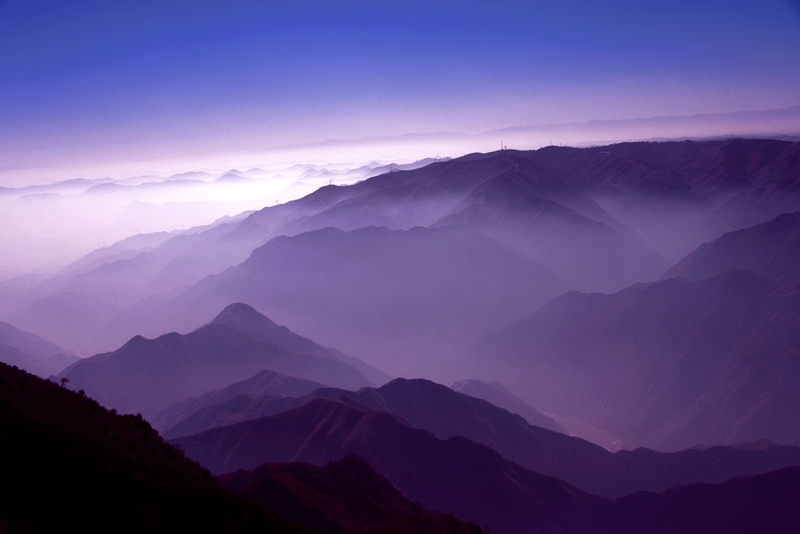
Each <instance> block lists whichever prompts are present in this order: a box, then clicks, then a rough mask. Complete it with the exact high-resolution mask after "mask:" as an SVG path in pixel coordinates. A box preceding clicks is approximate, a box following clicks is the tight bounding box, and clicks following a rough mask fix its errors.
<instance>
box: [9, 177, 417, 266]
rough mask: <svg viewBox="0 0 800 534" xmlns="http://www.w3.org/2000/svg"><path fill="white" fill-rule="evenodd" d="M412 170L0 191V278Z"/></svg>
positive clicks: (107, 181)
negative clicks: (331, 188) (143, 236)
mask: <svg viewBox="0 0 800 534" xmlns="http://www.w3.org/2000/svg"><path fill="white" fill-rule="evenodd" d="M424 163H426V162H425V161H422V162H419V163H418V164H417V165H423V164H424ZM417 165H415V164H413V163H412V164H402V165H398V164H393V163H387V162H377V161H360V162H359V161H355V162H349V163H330V164H310V163H309V164H295V165H290V166H286V167H280V166H275V165H272V166H270V167H267V168H262V167H253V168H248V169H245V170H238V169H229V170H225V171H208V172H206V171H190V172H183V173H179V174H173V175H168V176H157V175H146V176H132V177H129V178H122V179H111V178H102V179H95V180H85V179H70V180H63V181H56V182H53V183H50V184H45V185H35V186H27V187H17V188H0V228H3V234H2V236H0V280H3V279H9V278H13V277H15V276H20V275H23V274H28V273H31V272H37V271H41V272H48V271H53V270H55V269H57V268H59V267H62V266H64V265H66V264H67V263H69V262H71V261H74V260H75V259H77V258H79V257H81V256H83V255H85V254H87V253H88V252H91V251H92V250H95V249H97V248H102V247H105V246H109V245H111V244H113V243H115V242H117V241H119V240H121V239H125V238H127V237H130V236H134V235H136V234H146V233H152V232H176V233H177V232H182V231H189V229H190V228H193V227H198V226H203V225H208V224H212V223H213V222H214V221H216V220H218V219H220V218H223V217H235V216H240V215H242V214H243V213H245V212H248V211H250V210H258V209H261V208H263V207H265V206H270V205H274V204H279V203H284V202H288V201H290V200H295V199H298V198H301V197H303V196H305V195H307V194H308V193H311V192H312V191H314V190H316V189H317V188H319V187H320V186H323V185H328V184H337V185H344V184H351V183H355V182H358V181H360V180H364V179H366V178H369V177H371V176H375V175H377V174H381V173H383V172H386V171H388V170H392V169H400V168H402V169H406V168H414V167H415V166H417ZM265 167H266V166H265ZM193 231H196V230H193Z"/></svg>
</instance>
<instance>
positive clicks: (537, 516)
mask: <svg viewBox="0 0 800 534" xmlns="http://www.w3.org/2000/svg"><path fill="white" fill-rule="evenodd" d="M172 443H175V444H177V445H179V446H180V447H181V449H182V450H183V451H185V453H186V454H187V455H188V456H189V457H190V458H193V459H195V460H197V461H199V462H200V463H201V464H202V465H204V466H206V467H207V468H209V469H210V470H211V472H212V473H222V472H226V471H232V470H236V469H253V468H255V467H256V466H258V465H260V464H262V463H265V462H288V461H303V462H309V463H312V464H314V465H318V466H322V465H325V464H327V463H328V462H330V461H331V460H336V459H341V458H344V457H346V456H348V455H350V454H357V455H359V456H362V457H363V458H365V459H366V460H367V461H369V463H370V464H372V466H373V467H374V468H375V470H376V471H377V472H378V473H380V474H382V475H383V476H385V477H386V478H387V479H388V480H389V482H391V483H392V485H394V486H395V487H396V488H398V489H399V490H400V491H402V492H403V493H404V494H405V495H407V496H408V497H409V498H410V499H412V500H415V501H418V502H420V503H421V504H422V505H423V506H425V507H426V508H428V509H433V510H441V511H443V512H448V513H452V514H453V515H455V516H456V517H458V518H459V519H461V520H469V519H472V520H474V521H475V522H476V523H477V524H479V525H488V526H489V527H490V528H491V530H492V532H496V533H510V532H517V533H526V532H565V531H566V532H576V531H577V530H578V528H577V527H578V526H585V525H586V524H587V522H592V520H593V519H595V518H597V517H598V516H599V515H600V514H602V513H603V512H605V511H606V509H607V508H608V509H610V503H607V502H606V501H603V500H602V499H600V498H598V497H594V496H592V495H589V494H587V493H583V492H582V491H580V490H578V489H576V488H573V487H571V486H569V485H568V484H566V483H564V482H561V481H559V480H556V479H553V478H550V477H545V476H542V475H538V474H536V473H533V472H531V471H528V470H527V469H524V468H522V467H519V466H518V465H516V464H514V463H512V462H509V461H508V460H505V459H503V458H502V457H501V456H500V455H499V454H497V453H496V452H494V451H493V450H491V449H489V448H488V447H485V446H483V445H478V444H476V443H474V442H472V441H469V440H467V439H464V438H452V439H449V440H445V441H442V440H439V439H437V438H435V437H434V436H433V435H432V434H430V433H428V432H426V431H424V430H419V429H415V428H412V427H410V426H409V425H408V424H407V423H405V422H404V421H403V420H402V419H400V418H398V417H396V416H393V415H390V414H388V413H385V412H378V411H374V410H361V409H358V408H355V407H353V406H351V405H348V404H345V403H343V402H340V401H332V400H327V399H316V400H314V401H312V402H309V403H308V404H305V405H303V406H301V407H299V408H295V409H294V410H290V411H288V412H284V413H282V414H279V415H274V416H271V417H264V418H261V419H256V420H253V421H247V422H244V423H239V424H236V425H232V426H227V427H221V428H215V429H212V430H209V431H207V432H204V433H202V434H199V435H197V436H191V437H187V438H180V439H177V440H173V441H172ZM606 503H607V504H606ZM600 532H602V530H601V531H600Z"/></svg>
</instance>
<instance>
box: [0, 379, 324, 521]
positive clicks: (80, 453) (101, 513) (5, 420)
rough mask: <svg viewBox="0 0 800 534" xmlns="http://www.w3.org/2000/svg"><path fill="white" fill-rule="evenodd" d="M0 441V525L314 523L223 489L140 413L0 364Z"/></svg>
mask: <svg viewBox="0 0 800 534" xmlns="http://www.w3.org/2000/svg"><path fill="white" fill-rule="evenodd" d="M0 442H2V450H3V454H2V455H0V469H1V470H2V472H3V484H4V488H5V490H6V491H4V496H3V499H0V528H2V530H3V531H7V532H55V531H59V530H64V529H65V528H67V529H69V530H75V531H80V532H131V533H133V532H254V533H255V532H285V533H287V534H288V533H295V534H301V533H306V532H308V533H310V532H311V531H309V530H308V529H306V528H304V527H302V526H301V525H299V524H297V523H294V522H292V521H289V520H286V519H284V518H282V517H280V516H279V515H277V514H276V513H275V512H272V511H270V510H267V509H265V508H263V507H261V506H259V505H257V504H255V503H253V502H252V501H249V500H247V499H244V498H242V497H239V496H238V495H235V494H233V493H232V492H230V491H228V490H227V489H226V488H225V487H224V486H223V485H222V484H221V483H220V482H218V481H217V480H215V479H214V478H213V477H212V476H211V475H210V474H209V473H208V471H206V470H205V469H203V468H201V467H200V466H198V465H197V464H196V463H194V462H192V461H190V460H188V459H187V458H186V457H185V456H184V455H183V454H181V453H180V452H179V451H178V450H177V449H175V448H174V447H172V446H170V445H168V444H166V443H164V441H163V440H162V439H161V438H160V437H159V436H158V434H157V433H156V432H154V431H153V430H152V429H151V428H150V425H148V424H147V422H145V421H143V420H142V419H141V418H140V417H139V418H137V417H135V416H130V415H127V416H120V415H116V414H115V413H114V412H113V411H112V412H109V411H107V410H106V409H105V408H103V407H101V406H100V405H99V404H98V403H97V402H95V401H94V400H92V399H89V398H87V397H85V396H84V395H82V394H79V393H75V392H72V391H69V390H67V389H66V388H62V387H59V386H57V385H56V384H53V383H52V382H48V381H45V380H42V379H40V378H38V377H35V376H33V375H30V374H27V373H25V372H24V371H21V370H18V369H14V368H12V367H9V366H7V365H5V364H0ZM65 525H67V527H65Z"/></svg>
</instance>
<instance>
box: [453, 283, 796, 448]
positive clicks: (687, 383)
mask: <svg viewBox="0 0 800 534" xmlns="http://www.w3.org/2000/svg"><path fill="white" fill-rule="evenodd" d="M798 332H800V288H799V287H798V282H797V281H794V280H791V279H783V280H779V281H773V280H767V279H765V278H762V277H760V276H758V275H756V274H754V273H752V272H749V271H731V272H727V273H723V274H721V275H718V276H715V277H712V278H707V279H703V280H699V281H697V282H688V281H682V280H678V279H671V280H666V281H662V282H656V283H652V284H649V285H646V286H634V287H631V288H628V289H625V290H623V291H620V292H618V293H615V294H612V295H602V294H580V293H568V294H566V295H563V296H561V297H559V298H556V299H554V300H552V301H550V302H549V303H547V304H546V305H545V306H543V307H542V308H540V309H539V310H538V311H536V312H535V313H534V314H533V315H531V316H530V317H528V318H526V319H523V320H520V321H517V322H515V323H513V324H512V325H510V326H509V327H507V328H505V329H503V330H500V331H498V332H494V333H491V334H488V335H486V336H485V337H484V338H483V339H482V340H481V341H480V342H479V343H478V344H477V345H476V347H475V349H474V350H473V352H472V354H471V356H470V359H469V360H468V361H467V363H466V367H467V368H468V372H469V373H470V374H473V375H478V376H485V377H487V378H490V379H499V380H502V381H503V382H505V383H507V384H509V385H510V386H511V387H512V388H514V389H515V390H516V391H517V392H519V393H520V394H522V395H523V396H524V397H525V398H526V400H528V401H530V402H531V403H532V404H533V405H535V406H537V407H541V408H542V409H544V410H547V411H550V412H555V413H564V414H565V415H571V416H575V417H579V418H583V419H586V420H588V421H590V422H591V423H592V424H594V425H595V426H597V427H599V428H601V429H603V430H605V431H607V432H610V433H612V434H614V435H616V436H619V437H620V438H621V440H622V442H623V444H624V446H625V447H626V448H633V447H636V446H647V447H651V448H655V449H660V450H679V449H684V448H687V447H692V446H694V445H696V444H698V443H706V444H736V443H747V442H755V441H758V440H761V439H768V440H770V441H774V442H776V443H782V444H787V445H800V427H798V426H797V425H792V424H786V422H787V421H797V420H798V418H800V397H798V396H797V394H796V391H797V388H796V384H797V383H798V380H800V357H798V355H799V354H800V337H799V336H798ZM480 373H483V374H482V375H481V374H480Z"/></svg>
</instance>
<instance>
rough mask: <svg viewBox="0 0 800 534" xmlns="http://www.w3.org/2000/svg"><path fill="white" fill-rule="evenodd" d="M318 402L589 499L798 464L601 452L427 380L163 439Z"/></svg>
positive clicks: (214, 409)
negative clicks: (459, 445)
mask: <svg viewBox="0 0 800 534" xmlns="http://www.w3.org/2000/svg"><path fill="white" fill-rule="evenodd" d="M318 398H326V399H333V400H346V401H347V402H349V403H350V404H351V405H353V406H357V407H362V408H364V409H367V408H369V409H374V410H380V411H385V412H389V413H391V414H394V415H396V416H398V417H401V418H402V419H403V420H405V421H407V422H408V423H410V424H411V425H412V426H414V427H416V428H421V429H423V430H427V431H428V432H431V433H432V434H434V435H435V436H436V437H438V438H439V439H448V438H452V437H457V436H463V437H466V438H469V439H471V440H472V441H475V442H477V443H482V444H484V445H487V446H489V447H491V448H492V449H494V450H496V451H498V452H499V453H500V454H501V455H503V456H504V457H505V458H508V459H509V460H512V461H514V462H516V463H517V464H519V465H521V466H523V467H526V468H528V469H530V470H532V471H535V472H537V473H541V474H545V475H550V476H554V477H557V478H560V479H562V480H565V481H566V482H569V483H570V484H572V485H574V486H576V487H578V488H580V489H582V490H584V491H588V492H590V493H593V494H595V495H600V496H604V497H609V498H615V497H620V496H622V495H627V494H629V493H633V492H636V491H641V490H649V491H660V490H663V489H666V488H668V487H670V486H674V485H676V484H686V483H690V482H720V481H723V480H726V479H728V478H731V477H734V476H738V475H746V474H752V473H758V472H760V471H764V470H767V469H776V468H780V467H785V466H790V465H797V464H800V448H797V447H786V446H784V447H780V446H777V445H775V444H771V443H768V442H761V443H759V444H756V445H752V446H747V447H744V446H743V447H711V448H704V449H699V448H694V449H690V450H686V451H680V452H676V453H661V452H656V451H652V450H649V449H637V450H634V451H620V452H617V453H613V454H612V453H610V452H608V451H607V450H605V449H603V448H601V447H598V446H596V445H593V444H591V443H588V442H586V441H584V440H582V439H579V438H574V437H570V436H566V435H563V434H560V433H557V432H552V431H549V430H547V429H543V428H538V427H536V426H532V425H529V424H527V422H526V421H524V420H523V419H522V418H520V417H519V416H518V415H516V414H512V413H509V412H508V411H507V410H505V409H502V408H499V407H497V406H494V405H492V404H491V403H489V402H487V401H484V400H481V399H477V398H473V397H470V396H467V395H464V394H461V393H457V392H455V391H452V390H450V389H449V388H447V387H445V386H442V385H440V384H435V383H433V382H430V381H427V380H420V379H416V380H406V379H399V378H398V379H396V380H393V381H392V382H390V383H389V384H386V385H385V386H382V387H380V388H378V389H373V388H364V389H361V390H359V391H357V392H352V391H344V390H340V389H335V388H326V389H320V390H317V391H315V392H313V393H312V394H310V395H308V396H306V397H304V398H286V397H276V396H265V397H255V396H253V395H237V396H236V397H231V398H230V399H229V400H227V401H225V402H223V403H221V404H217V405H212V406H208V407H206V408H202V409H200V410H198V411H197V412H196V413H195V414H193V415H191V416H189V417H187V418H186V420H184V421H182V422H181V423H179V424H177V425H175V426H174V427H172V428H170V429H169V430H167V431H166V432H164V437H165V438H167V439H172V438H178V437H181V436H189V435H193V434H199V433H201V432H204V431H205V430H208V429H210V428H215V427H220V426H226V425H231V424H235V423H239V422H243V421H248V420H253V419H257V418H260V417H264V416H270V415H275V414H279V413H282V412H285V411H288V410H290V409H293V408H296V407H299V406H303V405H304V404H306V403H308V402H311V401H313V400H314V399H318Z"/></svg>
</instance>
